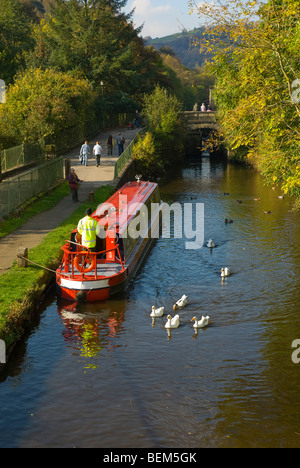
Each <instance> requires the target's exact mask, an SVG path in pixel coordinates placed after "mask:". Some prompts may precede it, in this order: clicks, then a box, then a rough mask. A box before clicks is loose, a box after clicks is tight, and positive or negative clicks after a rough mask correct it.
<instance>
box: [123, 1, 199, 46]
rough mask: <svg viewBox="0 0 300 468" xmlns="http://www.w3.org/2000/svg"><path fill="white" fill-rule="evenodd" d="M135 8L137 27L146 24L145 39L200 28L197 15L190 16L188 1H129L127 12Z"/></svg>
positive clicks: (144, 29)
mask: <svg viewBox="0 0 300 468" xmlns="http://www.w3.org/2000/svg"><path fill="white" fill-rule="evenodd" d="M134 8H135V13H134V16H133V22H134V25H135V26H136V27H138V26H141V25H142V24H144V27H143V30H142V32H141V35H142V36H143V37H147V36H151V37H152V38H153V39H154V38H156V37H164V36H168V35H170V34H176V33H179V32H180V31H182V29H183V28H186V29H187V30H191V29H194V28H197V27H199V26H200V20H199V18H198V17H197V15H196V14H195V13H194V14H192V15H189V10H190V9H189V6H188V0H128V2H127V5H126V8H125V11H126V12H129V11H131V10H133V9H134Z"/></svg>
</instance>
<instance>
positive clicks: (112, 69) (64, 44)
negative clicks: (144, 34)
mask: <svg viewBox="0 0 300 468" xmlns="http://www.w3.org/2000/svg"><path fill="white" fill-rule="evenodd" d="M124 3H126V2H124V1H123V2H118V1H102V0H86V1H84V2H82V1H80V0H69V1H65V0H54V1H53V2H52V3H51V5H50V8H49V11H48V12H47V13H46V15H45V17H44V18H43V19H42V21H41V23H40V25H39V27H37V28H36V29H35V40H36V48H35V50H34V52H33V53H32V54H29V55H28V63H29V64H30V65H31V66H34V67H42V68H47V67H50V68H54V69H56V70H59V71H61V72H71V73H73V74H74V73H75V74H77V75H78V74H79V75H80V76H82V77H85V78H87V79H88V80H89V81H90V83H91V84H92V85H93V88H94V90H95V91H96V93H98V95H101V93H102V88H101V84H100V83H101V81H102V82H103V83H104V91H105V98H107V97H108V99H109V98H110V97H111V96H113V95H114V93H120V92H122V93H125V94H127V95H128V96H130V97H132V99H133V100H134V101H135V100H139V97H141V96H142V95H143V93H145V92H147V91H148V90H150V91H151V90H152V89H154V86H155V83H156V82H161V83H163V84H164V85H166V84H167V83H166V73H165V69H164V67H163V65H162V62H161V59H160V56H159V54H158V53H157V52H156V51H154V50H153V49H150V48H146V47H145V46H144V42H143V40H142V39H141V38H140V37H139V36H138V33H139V29H135V28H134V26H133V24H132V22H131V19H130V15H125V14H123V13H121V12H120V7H121V5H122V4H124Z"/></svg>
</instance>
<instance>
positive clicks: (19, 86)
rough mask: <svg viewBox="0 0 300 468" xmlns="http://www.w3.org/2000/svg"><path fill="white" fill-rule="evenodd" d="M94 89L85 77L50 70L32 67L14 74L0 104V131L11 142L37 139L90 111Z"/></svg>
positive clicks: (81, 121) (70, 124) (80, 121)
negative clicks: (15, 76)
mask: <svg viewBox="0 0 300 468" xmlns="http://www.w3.org/2000/svg"><path fill="white" fill-rule="evenodd" d="M93 106H94V92H93V90H92V87H91V85H90V84H89V83H88V81H87V80H84V79H79V78H74V77H72V76H70V75H69V74H66V73H61V72H55V71H54V70H50V69H47V70H41V69H39V68H38V69H33V70H31V69H30V70H27V71H26V72H24V73H23V74H20V75H18V77H17V78H16V80H15V83H14V85H12V86H11V87H10V89H9V90H8V93H7V97H6V105H5V106H3V107H1V108H0V112H1V121H0V134H2V137H6V138H7V137H9V138H10V139H11V141H14V142H15V143H22V142H29V143H30V142H33V143H36V142H41V141H42V140H43V139H45V138H48V137H50V136H52V135H54V134H56V133H59V132H61V131H62V130H63V129H67V128H69V127H73V126H79V125H80V126H83V125H84V124H85V123H86V122H88V121H89V120H90V118H91V115H93V113H94V107H93Z"/></svg>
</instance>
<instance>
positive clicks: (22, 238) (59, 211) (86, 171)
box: [0, 128, 138, 274]
mask: <svg viewBox="0 0 300 468" xmlns="http://www.w3.org/2000/svg"><path fill="white" fill-rule="evenodd" d="M119 132H121V134H122V135H124V136H125V139H126V142H125V146H124V149H125V148H126V147H127V146H128V144H129V143H130V141H132V140H133V138H134V137H135V135H136V134H137V132H138V131H137V130H136V129H135V130H127V129H124V128H119V129H114V130H111V131H110V130H104V131H102V132H101V133H99V135H97V136H96V137H95V138H93V139H91V140H89V145H90V147H91V150H92V149H93V146H94V144H95V143H96V141H99V143H100V145H101V146H102V148H103V153H102V157H101V165H100V166H99V167H96V161H95V159H94V158H90V160H89V162H88V166H82V165H81V164H80V161H79V151H80V146H79V147H77V148H75V149H74V150H72V151H70V152H68V153H66V155H65V156H64V157H65V158H69V159H71V167H74V169H75V171H76V174H77V175H78V177H79V179H81V180H83V183H82V184H81V185H80V187H79V190H78V197H79V200H80V201H81V202H84V201H86V200H87V199H88V195H89V193H90V192H91V191H94V190H95V189H97V188H99V187H100V186H102V185H107V184H111V185H113V183H114V164H115V162H116V161H117V159H118V157H119V156H118V146H117V144H116V136H117V134H118V133H119ZM110 133H111V134H112V135H113V139H114V149H113V156H109V157H108V156H107V145H106V141H107V138H108V135H109V134H110ZM77 206H78V204H76V203H73V201H72V197H71V194H70V195H68V196H67V197H65V198H64V199H63V200H62V201H61V202H59V203H58V204H57V205H56V206H55V207H54V208H52V209H50V210H48V211H46V212H44V213H41V214H39V215H36V216H34V217H33V218H31V219H30V220H29V221H27V222H26V223H25V224H24V225H23V226H22V227H21V228H20V229H18V230H17V231H14V232H13V233H11V234H9V235H8V236H6V237H4V238H2V239H0V274H1V273H4V272H5V271H7V270H8V269H9V268H10V267H11V265H12V263H13V262H14V260H15V259H16V253H17V250H18V248H19V247H27V248H28V249H31V248H33V247H35V246H36V245H39V244H40V243H41V241H42V239H43V237H44V236H45V235H46V234H48V233H49V232H50V231H52V230H53V229H55V228H56V227H57V226H58V225H59V224H60V223H61V222H62V221H63V220H64V219H65V218H67V217H68V216H69V215H70V214H71V213H72V212H73V211H74V210H75V209H76V208H77Z"/></svg>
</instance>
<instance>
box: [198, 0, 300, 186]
mask: <svg viewBox="0 0 300 468" xmlns="http://www.w3.org/2000/svg"><path fill="white" fill-rule="evenodd" d="M194 7H195V6H194ZM197 10H198V13H199V14H201V15H203V14H204V15H206V17H207V18H209V20H210V25H209V28H208V30H207V33H208V34H209V37H210V40H209V41H207V43H206V48H207V50H208V51H209V52H210V53H213V54H214V58H213V60H212V64H211V70H212V71H213V73H214V74H215V76H216V78H217V81H216V87H215V92H214V99H215V101H216V103H217V106H218V117H219V121H220V123H221V126H222V132H223V134H224V137H225V140H226V143H227V146H228V147H229V148H231V149H232V150H233V151H234V152H236V153H239V154H241V155H242V158H243V159H245V158H247V159H248V160H249V159H250V161H251V162H252V163H253V164H254V165H255V166H256V167H257V168H258V169H259V170H260V171H261V172H262V174H264V175H265V176H266V179H267V181H268V182H272V183H274V182H276V183H280V184H281V185H282V186H283V188H284V190H285V191H286V192H289V193H292V194H296V193H298V194H300V179H299V177H298V173H299V171H298V164H299V156H298V155H299V147H300V132H299V129H298V119H299V116H300V104H299V100H297V99H294V91H295V90H294V88H293V86H294V84H295V80H297V79H298V77H300V59H299V54H298V43H299V19H300V2H299V0H268V1H266V2H264V1H261V0H248V1H246V2H243V1H236V2H233V1H231V0H230V1H226V2H223V3H222V4H219V5H218V6H217V7H216V5H215V4H214V5H209V4H207V3H206V4H199V5H198V7H197Z"/></svg>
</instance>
